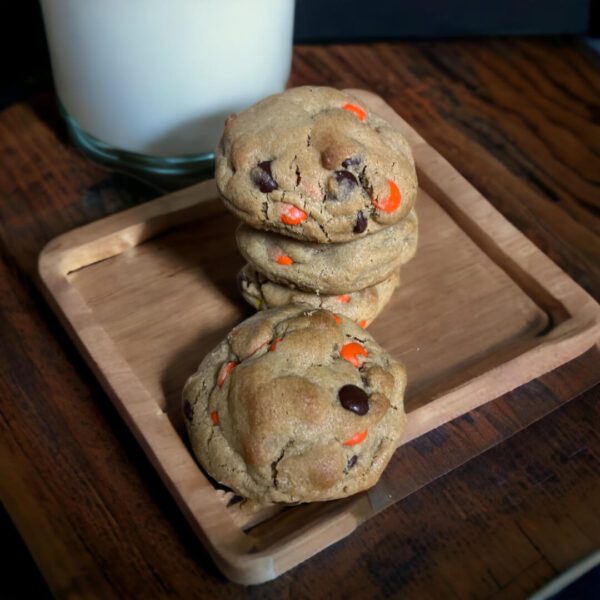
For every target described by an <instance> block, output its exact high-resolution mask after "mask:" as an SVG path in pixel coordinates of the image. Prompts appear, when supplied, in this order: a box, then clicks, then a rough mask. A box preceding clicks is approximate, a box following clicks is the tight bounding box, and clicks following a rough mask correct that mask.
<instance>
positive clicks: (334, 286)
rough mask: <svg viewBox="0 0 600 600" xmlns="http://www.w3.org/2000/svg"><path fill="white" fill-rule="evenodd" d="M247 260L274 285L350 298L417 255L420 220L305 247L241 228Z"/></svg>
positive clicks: (410, 218) (409, 219)
mask: <svg viewBox="0 0 600 600" xmlns="http://www.w3.org/2000/svg"><path fill="white" fill-rule="evenodd" d="M236 240H237V245H238V248H239V250H240V252H241V253H242V254H243V256H244V258H245V259H246V260H247V261H248V262H249V263H251V264H253V265H254V266H255V267H256V268H257V269H258V270H259V271H260V272H261V273H263V275H265V276H266V277H267V278H268V279H270V280H271V281H275V282H277V283H281V284H284V285H286V286H290V287H296V288H299V289H301V290H304V291H307V292H318V293H320V294H345V293H349V292H353V291H357V290H361V289H364V288H366V287H369V286H373V285H376V284H377V283H379V282H381V281H383V280H384V279H387V278H388V277H390V276H391V275H392V273H394V272H395V271H397V270H398V268H399V267H400V265H402V264H404V263H406V262H408V261H409V260H410V259H411V258H412V257H413V256H414V254H415V252H416V250H417V215H416V213H415V211H414V210H411V211H410V213H409V214H408V216H407V217H406V218H405V219H402V221H400V222H399V223H396V224H394V225H390V227H386V228H385V229H382V230H381V231H378V232H377V233H374V234H373V235H369V236H367V237H360V238H358V239H356V240H354V241H352V242H346V243H343V244H316V243H309V242H300V241H298V240H294V239H291V238H286V237H285V236H282V235H279V234H276V233H271V232H268V231H259V230H257V229H253V228H252V227H248V225H240V227H238V229H237V232H236Z"/></svg>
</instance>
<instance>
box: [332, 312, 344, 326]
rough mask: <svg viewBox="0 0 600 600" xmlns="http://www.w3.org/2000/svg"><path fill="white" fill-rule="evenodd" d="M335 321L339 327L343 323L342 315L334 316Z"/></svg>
mask: <svg viewBox="0 0 600 600" xmlns="http://www.w3.org/2000/svg"><path fill="white" fill-rule="evenodd" d="M331 316H332V317H333V320H334V321H335V322H336V323H337V324H338V325H339V324H340V323H341V322H342V318H341V317H340V315H336V314H332V315H331Z"/></svg>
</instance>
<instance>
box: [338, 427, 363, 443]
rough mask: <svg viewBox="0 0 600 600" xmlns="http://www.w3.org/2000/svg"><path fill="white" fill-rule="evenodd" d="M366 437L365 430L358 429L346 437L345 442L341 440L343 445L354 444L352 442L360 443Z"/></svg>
mask: <svg viewBox="0 0 600 600" xmlns="http://www.w3.org/2000/svg"><path fill="white" fill-rule="evenodd" d="M366 437H367V430H366V429H365V430H364V431H359V432H358V433H355V434H354V435H353V436H352V437H351V438H348V439H347V440H346V441H345V442H342V444H344V446H354V444H360V443H361V442H362V441H364V439H365V438H366Z"/></svg>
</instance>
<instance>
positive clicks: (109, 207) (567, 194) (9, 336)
mask: <svg viewBox="0 0 600 600" xmlns="http://www.w3.org/2000/svg"><path fill="white" fill-rule="evenodd" d="M498 73H500V74H501V75H500V76H498ZM292 82H293V83H294V84H303V83H316V84H319V83H320V84H323V83H326V84H329V85H337V86H340V87H362V88H368V89H371V90H373V91H375V92H377V93H379V94H381V95H382V96H383V97H384V98H385V99H386V100H387V101H388V102H390V103H391V105H392V106H393V108H394V109H395V110H397V111H398V112H399V113H400V114H401V115H403V116H405V117H406V118H408V119H409V120H410V121H411V122H412V123H414V124H415V125H416V127H417V129H418V130H419V132H420V133H421V134H422V135H423V136H424V137H425V139H426V140H427V141H428V142H430V143H431V144H432V145H433V146H434V147H436V148H437V149H438V150H439V151H440V152H441V153H442V154H443V155H444V156H445V157H447V158H448V159H449V160H450V162H452V163H453V165H454V166H456V167H457V168H458V170H459V171H460V172H461V173H463V174H465V175H466V176H467V178H468V179H469V180H470V181H471V182H472V183H473V184H474V185H475V186H476V187H477V188H478V189H479V190H480V191H482V192H483V193H484V195H485V196H486V197H487V198H488V199H489V200H490V201H491V202H492V203H493V204H494V205H495V206H496V207H497V208H499V210H500V211H501V212H502V213H503V214H504V215H505V216H507V217H508V218H509V219H510V220H511V221H512V222H513V223H514V224H515V225H517V227H518V228H519V229H520V230H522V231H524V233H525V234H526V235H527V236H528V237H529V238H530V239H531V240H532V241H534V242H535V243H536V244H537V245H538V246H539V247H540V248H541V249H542V250H543V251H544V252H545V253H546V254H548V255H550V257H551V258H552V259H553V260H555V261H556V262H557V263H558V264H559V265H560V266H561V267H562V268H563V269H565V270H566V271H567V272H568V273H569V274H571V276H573V277H574V278H575V280H576V281H578V282H579V283H580V284H581V285H583V286H584V287H585V288H586V289H587V290H588V291H589V292H591V293H592V294H593V295H594V296H595V297H596V298H598V297H599V290H600V277H599V273H598V271H599V267H598V265H599V264H600V263H599V261H598V260H597V258H598V255H597V253H598V242H597V237H596V236H595V234H594V232H597V228H598V214H597V211H596V210H595V209H593V208H590V206H592V204H593V203H592V202H591V201H592V200H593V199H594V198H596V199H597V198H598V197H599V195H598V186H597V175H598V173H599V172H600V169H599V164H598V153H597V141H598V135H597V114H598V100H597V99H598V87H599V84H600V79H599V75H598V63H597V59H596V58H594V57H592V56H590V55H588V54H587V51H586V50H585V49H582V48H580V47H579V46H577V45H576V44H574V43H571V42H553V41H535V40H529V41H511V40H504V41H494V42H488V41H480V42H452V43H442V42H439V43H432V42H427V43H407V44H400V43H398V44H376V45H353V46H328V47H319V46H307V47H299V48H297V49H296V52H295V56H294V67H293V73H292ZM519 124H524V125H525V126H521V127H519V126H518V125H519ZM569 140H570V141H569ZM567 142H569V145H567ZM545 144H547V145H548V146H549V147H551V148H552V149H553V152H552V153H548V152H542V151H541V146H542V145H545ZM561 148H568V149H569V152H568V153H567V154H568V156H565V152H563V153H562V154H560V151H561ZM594 148H595V150H594ZM589 149H591V150H589ZM562 163H564V164H562ZM565 165H567V166H566V167H565ZM565 169H568V170H569V171H570V172H571V174H570V179H569V185H568V186H567V185H565V184H564V183H563V182H562V178H563V177H564V174H565V172H566V171H565ZM557 173H561V177H560V178H559V177H557ZM595 178H596V179H595ZM579 180H581V181H579ZM585 180H589V181H588V182H587V183H585ZM573 182H575V183H573ZM582 182H583V183H582ZM590 182H591V183H590ZM590 185H591V186H592V187H591V188H590ZM590 189H591V190H592V192H593V193H592V192H590ZM154 195H156V194H155V193H154V192H152V191H151V190H148V189H146V188H144V187H143V186H142V185H140V184H137V183H132V182H130V181H128V180H125V179H124V178H122V177H120V176H114V175H110V174H108V173H106V172H104V171H102V170H100V169H97V168H96V167H93V166H92V165H90V164H89V163H87V162H86V161H84V160H83V159H82V158H80V157H79V156H78V154H77V153H76V152H75V151H74V150H73V148H72V147H70V146H69V145H68V144H67V143H66V141H65V137H64V132H63V130H62V129H61V126H60V121H59V119H58V118H57V115H56V110H55V106H54V105H53V103H52V100H51V97H50V95H43V96H39V97H36V98H33V99H31V101H29V102H27V103H21V104H16V105H13V106H12V107H10V108H9V109H7V110H5V111H3V112H2V113H1V114H0V196H1V199H0V239H1V242H0V244H1V245H0V252H1V256H2V264H1V271H0V289H1V291H2V294H1V296H0V303H1V304H0V305H1V307H2V314H1V316H0V318H1V320H2V321H1V323H0V327H1V331H2V335H1V336H0V353H1V367H0V386H1V387H0V390H1V392H0V402H1V404H0V415H1V417H2V418H1V420H0V427H1V429H0V431H1V434H0V435H1V439H2V442H1V446H0V448H1V453H2V454H1V456H2V463H1V464H2V473H1V477H0V480H1V482H2V488H1V493H2V499H3V502H4V504H5V506H6V508H7V509H8V511H9V512H10V514H11V517H12V519H13V520H14V522H15V523H16V525H17V526H18V528H19V530H20V531H21V533H22V534H23V536H24V537H25V539H26V541H27V542H28V545H29V547H30V549H31V552H32V555H33V556H34V558H35V559H36V561H37V562H38V565H39V566H40V568H41V570H42V572H43V573H44V575H45V577H46V579H47V581H48V582H49V584H50V587H51V589H52V590H53V591H54V593H55V594H56V595H57V596H58V597H83V596H86V597H90V595H92V592H91V590H93V595H94V596H96V597H115V596H119V597H126V596H130V597H131V596H137V597H146V598H154V597H165V596H180V597H206V596H219V597H223V598H227V597H234V596H236V597H237V596H239V595H240V594H241V593H242V590H241V588H239V587H238V586H235V585H233V584H227V583H226V582H225V581H224V580H223V579H222V578H221V576H220V575H218V573H217V572H216V570H215V567H214V566H213V565H212V563H211V561H210V559H209V558H208V557H207V555H206V554H205V552H204V551H203V549H202V546H201V545H200V544H199V543H198V542H197V541H196V540H195V538H194V536H193V535H192V534H191V532H190V530H189V529H188V527H187V525H186V523H185V521H184V520H183V519H182V518H181V516H180V514H179V512H178V511H177V509H176V508H175V506H174V504H173V503H172V501H171V500H170V498H169V496H168V495H167V494H166V492H165V490H164V488H163V487H162V485H161V484H160V482H159V481H158V479H157V478H156V476H155V474H154V473H153V471H152V470H151V468H150V467H149V464H148V463H147V461H146V459H145V458H144V456H143V454H142V453H141V451H140V449H139V447H138V446H137V445H136V444H135V443H134V442H133V441H132V438H131V437H130V435H129V434H128V432H127V429H126V428H125V427H124V425H123V423H122V421H121V420H120V418H119V417H118V415H117V414H116V413H115V411H114V410H113V409H112V408H111V405H110V403H109V402H108V400H107V399H106V397H105V396H104V394H103V393H102V392H101V391H99V389H98V385H97V383H96V381H95V379H94V378H93V377H92V376H91V374H90V372H89V371H88V370H87V368H86V367H85V365H84V364H83V362H82V360H81V359H80V358H79V357H78V355H77V352H76V351H75V349H74V348H73V346H72V345H71V344H70V342H69V340H68V338H67V337H66V335H65V333H64V332H63V331H62V329H61V328H60V326H59V325H58V324H57V322H56V320H55V319H54V317H53V316H52V314H51V312H50V311H49V309H48V308H47V307H46V305H45V303H44V302H43V301H42V300H41V299H40V297H39V295H38V294H37V292H36V291H35V288H34V287H33V286H32V285H31V283H30V274H31V273H32V272H33V271H34V269H35V260H36V257H37V254H38V252H39V250H40V249H41V248H42V246H43V245H44V243H45V242H46V241H47V240H49V239H50V238H52V237H54V236H56V235H58V234H60V233H63V232H65V231H67V230H69V229H71V228H73V227H75V226H78V225H81V224H83V223H86V222H89V221H91V220H94V219H97V218H99V217H101V216H104V215H106V214H110V213H112V212H115V211H117V210H120V209H122V208H126V207H128V206H131V205H134V204H136V203H138V202H140V201H143V200H146V199H148V198H151V197H153V196H154ZM599 364H600V363H599V356H598V354H597V352H590V353H588V354H586V355H585V356H583V357H582V358H580V359H578V360H577V361H574V362H573V363H570V364H568V365H565V366H564V367H562V368H560V369H558V370H557V371H555V372H553V373H550V374H548V375H546V376H544V377H542V378H540V379H539V380H537V381H536V382H532V383H531V384H529V385H527V386H524V387H523V388H520V389H518V390H516V391H515V392H512V393H511V394H508V395H506V396H505V397H503V398H502V399H500V400H498V401H496V402H495V403H493V404H492V405H490V406H489V407H485V409H479V410H478V411H476V413H475V414H474V415H473V416H472V419H473V421H472V422H469V421H468V420H466V419H461V420H459V422H458V423H453V424H451V425H449V426H446V427H444V428H441V429H439V430H436V431H435V432H432V434H430V435H429V436H427V438H426V440H423V441H422V443H421V444H417V445H416V446H414V447H413V446H412V445H411V447H410V449H409V450H408V451H407V452H408V453H407V455H406V456H405V455H403V454H399V455H398V458H399V459H401V460H403V461H405V462H404V464H405V465H406V469H407V470H408V472H409V473H411V472H412V471H411V465H413V464H414V463H415V461H426V462H427V463H428V464H430V465H431V466H432V471H435V472H437V473H444V472H447V471H451V470H452V469H454V468H455V467H456V466H457V464H460V461H458V462H457V463H456V462H452V461H450V460H449V456H450V455H452V456H457V455H459V454H460V452H461V451H463V450H464V448H465V447H466V448H467V449H468V450H467V451H464V452H465V455H467V456H470V455H472V454H473V451H472V449H471V446H473V445H476V444H477V443H478V442H479V441H481V442H485V443H484V445H486V444H488V443H489V442H490V440H492V439H498V440H501V439H502V432H503V431H507V430H510V429H511V426H508V425H507V423H511V422H513V421H515V420H517V421H519V419H518V417H517V416H516V413H515V411H514V410H513V408H514V406H516V405H519V407H520V408H521V409H522V407H523V406H528V407H529V409H530V410H531V411H532V414H535V411H536V410H542V409H543V411H544V412H545V411H547V410H548V408H550V407H551V408H558V407H560V406H561V404H562V403H564V402H566V401H567V400H569V399H571V398H573V397H575V396H580V395H581V393H582V391H583V390H584V389H586V388H587V387H589V386H590V385H593V384H594V383H595V382H596V381H597V377H598V371H599ZM598 399H599V397H598V389H597V388H595V389H594V390H593V391H590V392H588V393H587V394H584V395H583V396H580V397H579V398H578V399H577V400H574V401H573V402H572V403H570V404H569V405H567V406H566V407H563V408H560V409H559V410H557V411H556V412H555V413H554V414H552V415H551V416H549V417H547V418H545V419H543V420H542V421H540V422H539V423H538V424H537V425H535V426H533V427H530V428H528V429H527V430H525V431H524V432H523V433H521V434H519V436H517V437H515V438H512V439H511V440H508V441H507V442H505V443H503V444H501V445H500V446H498V447H497V448H496V449H495V450H492V451H490V452H488V453H486V454H484V455H483V456H481V457H479V458H478V459H475V460H473V461H471V462H470V463H469V464H468V465H467V466H466V467H464V468H462V469H459V470H454V471H452V472H449V473H448V474H447V475H446V476H445V477H444V478H443V479H440V480H438V481H437V482H435V483H433V485H429V486H428V487H427V488H425V489H423V490H421V491H419V492H416V493H414V494H412V495H411V496H410V497H409V498H408V499H407V500H406V501H405V502H402V503H401V504H400V505H399V506H398V509H392V510H389V511H386V512H385V513H383V514H382V515H381V516H379V517H376V518H374V519H373V520H372V521H370V522H369V524H367V525H366V526H365V527H363V528H361V529H359V530H358V531H357V532H355V534H354V535H353V536H352V537H351V538H348V539H347V540H345V541H343V542H342V543H340V544H338V545H336V546H335V547H333V548H331V549H329V550H327V551H326V552H325V553H324V554H322V555H321V556H320V558H319V560H318V561H316V562H315V561H309V562H308V563H306V564H305V565H304V566H302V567H300V568H299V569H297V570H294V571H291V572H290V573H288V574H286V575H284V576H283V577H282V578H281V579H280V580H278V581H276V582H275V583H273V584H267V585H265V586H261V587H259V588H257V589H252V590H251V591H249V592H248V595H250V596H260V597H273V598H275V597H276V598H290V597H302V596H311V597H314V595H315V590H322V591H323V595H326V594H327V593H330V594H331V593H336V594H337V593H339V594H342V595H346V596H349V595H351V594H355V595H360V594H363V595H368V596H370V597H384V596H388V597H389V596H395V595H399V594H402V595H403V596H408V597H415V596H416V597H423V598H427V597H434V596H435V595H436V592H442V593H443V592H447V590H448V589H452V590H453V592H452V593H450V592H447V593H448V595H454V596H459V595H462V594H464V593H468V594H469V595H470V596H471V597H474V598H486V597H493V596H494V595H496V596H497V597H504V598H520V597H523V595H524V594H525V593H527V592H530V591H532V590H533V589H534V588H536V587H539V585H541V584H542V583H544V582H545V581H547V580H548V579H549V578H550V577H552V576H553V574H554V572H556V571H559V570H561V569H563V568H565V567H566V566H568V564H569V563H570V562H572V561H573V560H575V559H577V558H580V557H582V556H583V555H584V554H586V553H587V552H588V551H589V549H590V546H591V545H592V544H595V545H596V546H597V545H598V543H599V541H600V531H599V529H598V524H597V521H596V520H595V518H594V515H590V508H589V507H590V506H594V505H597V504H598V494H599V477H598V476H599V474H600V468H599V465H598V456H600V444H599V440H598V434H597V431H594V430H593V428H591V427H590V423H593V422H594V419H595V420H596V421H597V419H598V412H597V411H598V405H599V403H598ZM522 424H523V425H526V423H525V422H524V421H523V422H522ZM448 444H451V445H452V446H453V450H452V452H447V451H446V449H447V448H448ZM422 483H423V484H425V483H428V481H426V480H425V481H423V482H422ZM442 494H443V495H442ZM453 500H456V505H457V506H458V507H460V506H462V505H463V504H464V506H465V507H466V508H465V510H464V511H462V513H461V512H460V511H459V509H458V508H455V507H454V504H453V503H452V502H453ZM411 502H412V503H413V504H411ZM566 515H568V517H566ZM425 532H427V536H426V537H424V534H425ZM407 533H410V538H408V537H406V536H405V534H407ZM421 538H423V543H421ZM407 539H410V543H406V540H407ZM490 570H491V573H492V576H493V578H495V579H496V582H494V581H493V579H492V576H490V572H489V571H490ZM334 582H335V589H334V588H333V586H334ZM465 590H466V592H465ZM439 595H440V594H439V593H438V594H437V596H438V597H439Z"/></svg>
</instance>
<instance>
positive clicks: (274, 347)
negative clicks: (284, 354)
mask: <svg viewBox="0 0 600 600" xmlns="http://www.w3.org/2000/svg"><path fill="white" fill-rule="evenodd" d="M282 339H283V338H275V339H274V340H273V341H272V342H271V345H270V346H269V352H275V349H276V348H277V344H279V342H280V341H281V340H282Z"/></svg>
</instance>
